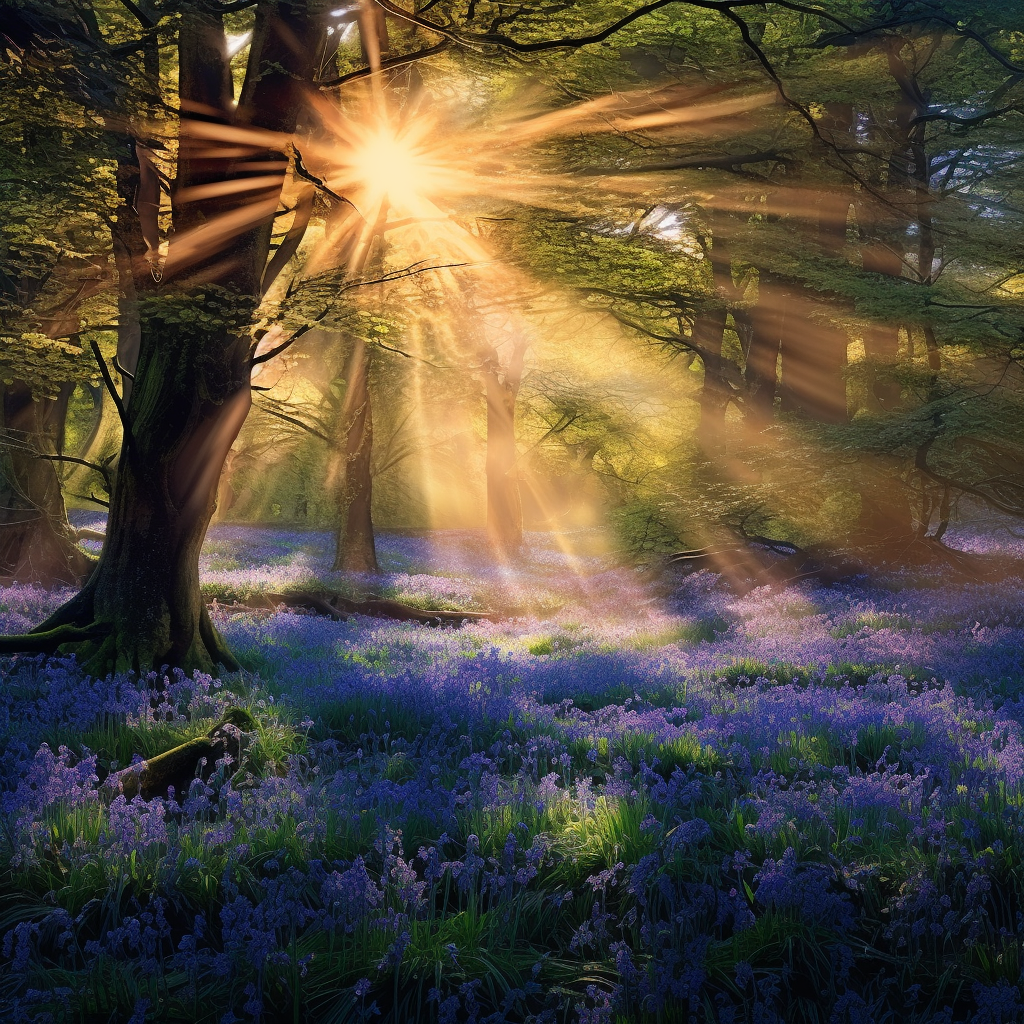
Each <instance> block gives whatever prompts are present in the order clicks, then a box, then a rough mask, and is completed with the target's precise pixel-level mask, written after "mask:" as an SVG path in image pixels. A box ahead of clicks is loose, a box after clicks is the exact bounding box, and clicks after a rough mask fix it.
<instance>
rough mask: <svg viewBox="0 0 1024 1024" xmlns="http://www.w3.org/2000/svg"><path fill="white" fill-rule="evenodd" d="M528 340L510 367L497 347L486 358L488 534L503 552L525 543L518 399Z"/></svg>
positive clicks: (514, 351)
mask: <svg viewBox="0 0 1024 1024" xmlns="http://www.w3.org/2000/svg"><path fill="white" fill-rule="evenodd" d="M526 348H527V346H526V342H525V341H523V340H521V339H517V340H516V341H515V342H514V344H513V349H512V354H511V356H510V358H509V364H508V366H507V367H502V365H501V363H500V361H499V359H498V354H497V351H496V350H495V349H493V348H491V349H488V350H487V352H486V355H485V358H484V360H483V371H484V388H485V393H486V398H487V537H488V540H489V541H490V542H491V546H492V547H493V548H494V550H495V551H496V552H497V553H498V554H499V555H504V556H506V557H507V556H511V555H515V554H517V553H518V551H519V549H520V548H521V547H522V544H523V502H522V497H521V495H520V492H519V470H518V461H519V460H518V457H517V455H516V399H517V398H518V397H519V385H520V382H521V380H522V372H523V360H524V359H525V357H526Z"/></svg>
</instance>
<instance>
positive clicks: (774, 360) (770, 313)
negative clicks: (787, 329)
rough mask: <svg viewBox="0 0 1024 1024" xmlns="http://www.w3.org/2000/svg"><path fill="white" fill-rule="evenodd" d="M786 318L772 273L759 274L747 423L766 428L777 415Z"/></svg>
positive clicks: (748, 377)
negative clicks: (780, 354)
mask: <svg viewBox="0 0 1024 1024" xmlns="http://www.w3.org/2000/svg"><path fill="white" fill-rule="evenodd" d="M785 319H786V307H785V295H784V291H783V288H782V286H781V284H780V283H779V281H778V279H777V278H775V276H774V275H773V274H771V273H770V272H769V271H766V270H762V271H760V272H759V274H758V284H757V304H756V306H755V307H754V308H753V309H752V310H751V312H750V325H751V331H750V348H749V349H748V350H747V364H746V369H745V376H746V381H747V398H746V404H747V420H748V422H749V423H750V424H751V425H752V426H753V427H755V428H756V429H759V430H761V429H764V428H765V427H766V426H768V425H769V424H770V423H771V422H772V419H773V418H774V416H775V392H776V389H777V387H778V364H779V350H780V348H781V346H782V332H783V328H784V325H785Z"/></svg>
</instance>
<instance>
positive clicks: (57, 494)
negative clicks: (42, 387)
mask: <svg viewBox="0 0 1024 1024" xmlns="http://www.w3.org/2000/svg"><path fill="white" fill-rule="evenodd" d="M74 387H75V386H74V384H65V385H64V387H63V388H62V389H61V392H60V394H59V395H58V397H57V398H55V399H52V398H40V399H34V398H33V396H32V389H31V387H30V385H28V384H26V383H24V382H23V381H14V382H13V383H12V384H8V385H6V386H5V387H3V389H2V393H3V431H4V445H3V450H2V452H0V579H2V580H4V581H5V582H12V583H38V584H41V585H42V586H44V587H52V586H55V585H58V584H66V585H78V584H80V583H81V582H82V579H83V578H84V577H85V576H87V575H88V574H89V572H90V571H91V570H92V567H93V564H94V563H93V560H92V559H91V558H90V557H89V556H88V555H87V554H86V553H85V552H84V551H82V550H81V548H79V547H78V545H77V544H76V543H75V539H74V536H73V534H72V532H71V528H70V526H69V525H68V517H67V512H66V510H65V508H64V496H63V494H62V492H61V484H60V476H59V473H58V467H59V466H60V462H59V461H58V460H56V459H54V458H46V456H58V455H61V454H62V453H63V448H64V423H65V420H66V417H67V410H68V402H69V400H70V398H71V393H72V392H73V391H74Z"/></svg>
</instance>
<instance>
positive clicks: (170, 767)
mask: <svg viewBox="0 0 1024 1024" xmlns="http://www.w3.org/2000/svg"><path fill="white" fill-rule="evenodd" d="M255 726H256V722H255V720H254V719H253V717H252V715H250V714H249V712H248V711H245V710H244V709H243V708H232V709H231V710H230V711H229V712H228V713H227V714H226V715H225V716H224V717H223V718H222V719H221V720H220V721H219V722H218V723H217V724H216V725H215V726H213V727H212V728H211V729H210V730H209V731H208V732H207V733H206V735H205V736H197V737H196V738H195V739H191V740H187V741H186V742H185V743H181V744H179V745H178V746H176V747H172V748H171V749H170V750H166V751H164V753H162V754H157V755H156V756H155V757H150V758H147V759H146V760H145V761H141V762H139V763H138V764H133V765H131V766H129V767H128V768H122V769H121V770H120V771H117V772H112V773H111V774H110V775H108V776H107V777H106V779H105V780H104V781H103V784H102V785H101V786H100V795H101V797H103V798H105V799H107V800H113V799H114V798H115V797H117V796H118V795H119V794H124V798H125V799H126V800H132V799H134V798H135V797H136V796H141V797H142V799H143V800H151V799H152V798H153V797H155V796H167V795H168V792H169V791H170V789H171V787H173V788H174V793H175V796H177V797H182V796H184V795H185V794H186V793H187V792H188V788H189V786H190V785H191V784H192V780H193V779H194V778H196V777H197V776H199V777H201V778H208V777H209V776H210V775H211V774H213V770H214V766H215V764H216V762H217V761H219V760H220V759H221V758H222V757H224V756H225V755H227V756H229V757H231V758H232V760H233V763H234V764H238V762H239V760H240V758H241V755H242V750H243V748H244V745H245V736H246V733H249V732H252V730H253V729H254V728H255ZM204 759H205V760H204Z"/></svg>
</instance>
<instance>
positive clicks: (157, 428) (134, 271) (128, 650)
mask: <svg viewBox="0 0 1024 1024" xmlns="http://www.w3.org/2000/svg"><path fill="white" fill-rule="evenodd" d="M182 23H183V24H182V29H181V34H180V37H179V53H178V61H179V74H180V86H181V89H180V93H181V101H182V106H183V109H185V110H186V111H187V110H189V109H194V110H199V111H203V112H204V114H203V116H204V117H205V118H207V119H210V120H214V121H219V122H223V123H234V124H241V125H242V126H246V125H251V126H252V127H254V128H258V129H266V130H268V131H271V132H280V133H291V132H292V131H294V129H295V124H296V119H297V117H298V113H299V110H300V109H301V104H302V89H303V83H304V82H308V81H309V80H310V79H311V77H312V60H313V55H314V54H315V53H316V52H317V45H316V44H317V41H318V37H319V30H318V28H317V27H316V25H315V23H314V22H313V20H312V19H311V18H309V17H307V15H306V12H305V8H304V6H303V5H302V4H295V5H292V4H287V3H275V2H263V3H260V4H259V6H258V7H257V12H256V23H255V28H254V33H253V41H252V44H251V46H250V54H249V63H248V67H247V71H246V77H245V83H244V85H243V87H242V92H241V95H240V97H239V102H238V107H237V109H235V108H233V107H232V106H231V104H230V103H229V102H227V98H226V95H225V91H224V90H225V86H224V83H225V82H228V83H230V75H229V73H228V71H227V66H226V62H227V55H226V46H225V44H224V36H223V33H224V30H223V25H222V23H221V21H220V19H219V17H218V16H215V15H207V14H203V13H200V12H198V11H196V10H192V9H189V10H186V11H185V12H184V13H183V15H182ZM197 40H199V41H201V42H202V44H203V45H201V46H200V45H198V44H197ZM211 61H212V62H213V63H214V64H215V65H217V66H215V67H210V66H209V64H210V62H211ZM205 148H206V151H207V153H209V150H210V147H209V146H206V147H205ZM248 148H249V149H250V150H251V152H248V153H246V154H244V155H242V156H239V155H238V152H237V150H238V147H237V146H235V147H234V149H233V150H232V147H231V146H229V145H226V146H225V153H224V155H223V156H222V157H218V156H217V155H216V154H213V156H212V157H206V158H205V162H202V163H197V162H196V161H195V160H193V159H192V158H191V156H190V154H189V152H188V147H187V142H186V144H185V152H184V153H183V154H182V156H183V159H182V163H181V165H180V166H179V174H178V181H177V185H178V189H177V190H176V192H175V194H174V196H173V209H172V213H173V218H174V222H175V226H176V229H178V228H180V230H181V234H182V235H183V234H184V233H185V232H187V230H188V229H189V228H190V227H192V226H193V225H203V224H206V223H209V222H211V221H212V220H213V219H214V218H216V217H218V216H220V215H222V214H232V213H236V212H237V211H240V210H241V208H242V207H243V206H245V205H246V204H247V203H250V202H252V201H253V196H254V193H253V192H251V191H245V190H244V189H242V190H240V191H239V192H237V193H232V194H229V195H227V196H217V197H215V198H212V199H211V198H206V197H203V190H202V189H200V190H199V191H198V192H197V191H196V190H195V189H192V188H191V186H194V185H197V184H199V185H202V184H204V183H207V182H209V181H210V180H222V181H229V180H232V179H245V178H248V177H251V176H264V177H265V175H266V170H265V169H266V166H267V163H268V162H271V163H278V164H279V165H280V166H281V167H282V173H281V175H280V178H279V179H276V181H275V182H274V183H273V184H268V185H267V187H266V188H263V189H262V190H261V191H259V192H258V193H256V194H255V196H256V200H257V202H258V204H259V209H260V210H266V209H267V206H268V205H269V204H270V200H272V199H275V198H277V197H278V196H279V195H280V189H281V186H282V185H283V183H284V171H283V168H284V167H285V166H286V156H285V154H284V153H281V152H275V151H271V150H268V149H266V148H263V147H262V145H253V146H251V147H248ZM249 164H252V167H251V168H249V167H248V166H247V165H249ZM208 194H209V193H208V191H207V193H206V195H207V196H208ZM249 223H250V224H251V226H249V227H247V228H245V229H244V230H240V231H238V232H237V233H235V234H234V235H233V236H231V237H230V238H229V239H227V240H224V239H223V238H221V240H220V241H218V242H217V243H216V244H214V245H212V246H211V247H210V248H209V249H206V250H204V251H202V252H198V253H197V254H196V255H195V256H193V257H190V258H188V259H184V260H183V262H182V264H181V265H180V266H179V267H178V269H177V271H176V272H175V273H174V274H171V273H168V274H163V275H162V280H157V278H159V277H161V275H160V274H154V273H153V267H152V265H150V264H148V263H147V261H141V264H140V261H139V260H138V259H137V258H136V253H135V252H131V251H130V250H131V249H132V248H134V247H133V246H125V253H123V256H126V257H127V259H126V260H123V262H122V265H123V266H126V267H127V272H128V273H130V274H131V275H132V276H133V277H134V278H135V280H136V283H138V281H139V279H140V277H141V279H143V280H146V279H148V280H149V281H152V282H153V284H154V285H155V287H152V288H150V287H149V286H148V284H147V289H148V292H149V294H148V295H145V296H143V295H142V291H143V289H141V288H136V295H137V297H138V305H139V338H138V359H137V363H136V366H135V368H134V380H133V381H132V383H131V394H130V398H129V400H128V402H127V403H126V405H125V408H124V418H125V436H124V441H123V444H122V450H121V457H120V462H119V467H118V473H117V479H116V482H115V486H114V492H113V495H112V498H111V505H110V515H109V519H108V524H107V533H106V540H105V542H104V547H103V552H102V554H101V556H100V561H99V564H98V566H97V568H96V570H95V572H94V573H93V575H92V576H91V577H90V579H89V581H88V583H87V584H86V586H85V587H84V588H83V589H82V591H81V592H80V593H79V594H78V595H77V596H76V597H75V598H74V599H72V600H71V601H70V602H69V603H68V604H67V605H65V606H64V607H63V608H60V609H58V610H57V612H55V613H54V615H52V616H51V617H50V618H49V619H48V620H47V621H46V622H44V623H43V624H42V625H41V626H39V627H37V628H36V629H35V630H33V631H32V634H30V635H29V636H28V637H22V638H18V637H9V638H5V639H4V640H3V642H2V644H0V651H16V650H53V649H56V648H57V647H58V646H61V645H64V648H65V649H69V650H74V651H75V652H76V653H78V654H79V656H80V658H81V659H82V660H83V661H84V663H85V665H86V667H87V669H88V670H89V671H91V672H94V673H106V672H109V671H119V670H123V669H136V670H139V671H145V670H148V669H150V668H151V667H160V666H162V665H171V666H178V667H181V668H183V669H185V670H186V671H191V670H194V669H204V670H210V669H213V668H214V667H215V666H216V665H217V664H218V663H219V664H221V665H224V666H226V667H228V668H233V667H235V661H234V659H233V657H232V656H231V654H230V652H229V651H228V650H227V648H226V646H225V645H224V643H223V641H222V640H221V638H220V637H219V635H218V634H217V631H216V630H215V629H214V627H213V624H212V623H211V621H210V618H209V616H208V614H207V612H206V608H205V604H204V602H203V599H202V595H201V593H200V589H199V568H198V566H199V553H200V548H201V545H202V542H203V538H204V536H205V533H206V529H207V526H208V525H209V522H210V519H211V516H212V515H213V512H214V509H215V507H216V495H217V484H218V479H219V476H220V472H221V468H222V466H223V463H224V459H225V457H226V455H227V452H228V450H229V448H230V446H231V443H232V442H233V441H234V439H235V437H236V436H237V434H238V431H239V429H240V428H241V426H242V423H243V422H244V420H245V417H246V414H247V413H248V410H249V407H250V403H251V397H250V371H251V365H252V361H251V354H250V344H251V338H250V324H251V320H252V314H253V312H254V310H255V307H256V305H257V304H258V301H259V296H260V285H261V279H262V276H263V272H264V269H265V267H266V264H267V258H268V254H269V251H270V242H271V229H272V219H271V218H270V217H269V216H266V215H261V216H260V217H259V218H257V219H254V220H252V221H250V222H249ZM179 237H180V235H178V234H176V235H175V238H174V239H172V242H171V250H170V252H171V256H170V258H171V259H172V260H173V257H174V252H175V245H176V241H177V239H178V238H179ZM183 251H184V252H185V253H186V254H187V253H188V252H189V251H190V250H189V249H188V248H187V247H186V248H185V249H184V250H183Z"/></svg>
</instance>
